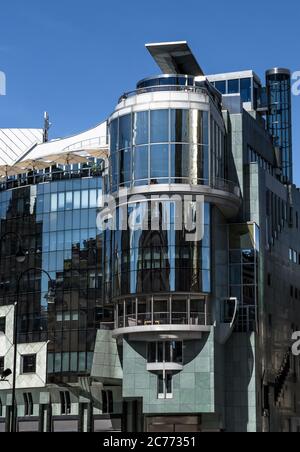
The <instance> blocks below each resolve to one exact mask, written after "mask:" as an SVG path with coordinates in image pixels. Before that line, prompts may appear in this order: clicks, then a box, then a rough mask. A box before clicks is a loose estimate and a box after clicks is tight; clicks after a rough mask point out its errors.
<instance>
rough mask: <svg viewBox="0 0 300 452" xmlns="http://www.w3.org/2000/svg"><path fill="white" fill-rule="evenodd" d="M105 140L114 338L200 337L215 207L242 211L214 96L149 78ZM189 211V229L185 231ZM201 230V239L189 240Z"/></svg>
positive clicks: (183, 81)
mask: <svg viewBox="0 0 300 452" xmlns="http://www.w3.org/2000/svg"><path fill="white" fill-rule="evenodd" d="M109 131H110V153H111V157H110V158H111V161H110V183H109V193H110V194H111V195H114V197H115V199H116V212H115V213H116V219H115V223H116V227H115V228H114V229H113V230H111V229H109V228H107V229H106V230H105V233H104V234H105V238H104V244H105V245H104V246H105V252H104V274H105V281H104V288H105V299H106V301H107V303H110V302H111V301H112V302H113V304H114V307H115V321H116V325H115V328H116V329H115V335H116V336H122V335H126V334H131V333H133V332H134V333H143V332H147V333H148V335H150V337H152V340H155V338H156V340H157V331H160V332H162V331H163V332H167V331H170V330H172V331H177V332H178V331H179V330H180V331H181V338H183V337H184V335H185V334H188V335H189V339H191V338H192V335H193V332H194V334H196V335H197V334H198V335H199V334H200V335H201V333H200V332H201V331H205V328H206V331H207V328H208V327H209V326H210V325H211V324H212V319H211V316H210V314H211V311H212V309H211V304H210V302H209V300H210V297H211V292H212V284H211V281H212V277H211V273H212V272H211V211H212V206H213V205H214V204H222V208H224V207H225V206H226V207H225V210H226V208H228V212H229V211H232V208H233V209H235V208H236V206H237V204H238V197H237V196H236V195H237V193H236V192H234V187H233V186H232V185H231V184H230V183H228V182H227V181H226V170H227V165H226V162H227V159H226V151H225V139H224V136H225V126H224V122H223V118H222V114H221V107H220V97H219V95H218V93H216V92H215V91H214V90H213V88H211V87H210V86H209V84H208V83H207V82H204V81H201V82H200V81H199V82H198V81H197V79H196V78H195V77H190V76H186V75H182V76H181V75H178V74H176V75H161V76H158V77H155V78H150V79H146V80H143V81H141V82H139V83H138V85H137V90H136V91H134V92H132V93H128V94H125V95H123V96H122V97H121V99H120V101H119V104H118V105H117V107H116V110H115V112H114V113H113V114H112V115H111V117H110V119H109ZM124 189H126V190H127V198H126V200H125V201H124V199H123V196H124ZM199 196H200V197H202V198H201V203H200V204H201V207H200V208H199V211H198V212H200V215H201V217H200V219H199V218H198V219H197V218H196V214H197V207H196V206H197V199H198V198H197V197H199ZM162 197H164V200H162ZM172 197H173V198H172ZM174 197H176V201H174ZM187 197H188V201H187ZM198 200H199V199H198ZM193 209H194V210H193ZM187 212H190V213H191V215H190V217H191V218H193V221H194V223H193V226H194V227H195V228H194V229H193V227H192V228H190V229H189V228H187V227H186V226H187V225H186V221H187V216H189V213H187ZM124 219H126V221H125V223H126V225H124ZM127 220H128V221H127ZM180 222H181V223H180ZM121 223H122V225H121ZM133 223H134V225H133ZM178 223H179V224H181V226H179V227H178ZM200 223H201V224H200ZM130 224H131V226H133V227H130ZM153 224H154V225H155V227H153ZM121 226H122V227H121ZM124 226H125V227H124ZM197 226H198V227H199V228H200V226H201V228H200V229H201V232H200V236H198V235H197V233H196V235H195V236H194V239H190V238H188V236H189V234H188V232H190V231H191V230H193V232H194V233H195V229H197ZM188 229H189V231H188ZM154 327H155V328H154ZM151 335H152V336H151Z"/></svg>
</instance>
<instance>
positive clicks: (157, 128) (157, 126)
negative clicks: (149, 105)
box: [150, 110, 169, 143]
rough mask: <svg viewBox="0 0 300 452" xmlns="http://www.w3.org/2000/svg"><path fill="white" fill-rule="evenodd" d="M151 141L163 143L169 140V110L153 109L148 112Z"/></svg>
mask: <svg viewBox="0 0 300 452" xmlns="http://www.w3.org/2000/svg"><path fill="white" fill-rule="evenodd" d="M150 116H151V120H150V124H151V129H150V142H151V143H165V142H168V141H169V110H154V111H151V112H150Z"/></svg>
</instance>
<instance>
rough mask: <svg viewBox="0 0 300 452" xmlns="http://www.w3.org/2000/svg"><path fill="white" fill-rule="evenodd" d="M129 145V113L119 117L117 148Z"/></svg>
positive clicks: (124, 147)
mask: <svg viewBox="0 0 300 452" xmlns="http://www.w3.org/2000/svg"><path fill="white" fill-rule="evenodd" d="M130 146H131V115H125V116H121V117H120V124H119V149H127V148H130Z"/></svg>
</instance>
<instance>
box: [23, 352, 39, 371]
mask: <svg viewBox="0 0 300 452" xmlns="http://www.w3.org/2000/svg"><path fill="white" fill-rule="evenodd" d="M35 372H36V355H24V356H22V373H23V374H34V373H35Z"/></svg>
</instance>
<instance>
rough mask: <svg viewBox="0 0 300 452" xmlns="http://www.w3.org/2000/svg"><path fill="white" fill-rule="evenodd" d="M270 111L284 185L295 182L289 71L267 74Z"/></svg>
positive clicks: (270, 129) (268, 120) (275, 71)
mask: <svg viewBox="0 0 300 452" xmlns="http://www.w3.org/2000/svg"><path fill="white" fill-rule="evenodd" d="M266 84H267V91H268V102H269V110H268V113H267V125H268V131H269V133H270V135H271V136H272V137H273V139H274V146H276V147H278V148H279V150H280V159H281V162H280V163H281V165H282V175H283V182H284V183H292V182H293V156H292V107H291V73H290V70H289V69H282V68H275V69H270V70H268V71H267V72H266Z"/></svg>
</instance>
